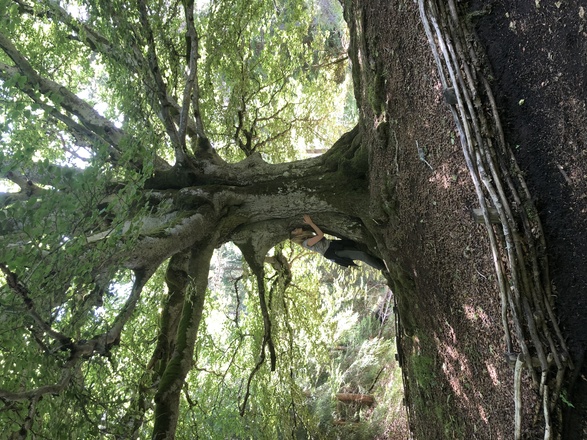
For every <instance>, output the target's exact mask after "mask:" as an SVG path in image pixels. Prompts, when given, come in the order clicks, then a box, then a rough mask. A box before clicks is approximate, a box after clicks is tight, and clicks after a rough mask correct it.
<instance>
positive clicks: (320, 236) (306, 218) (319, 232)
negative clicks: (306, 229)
mask: <svg viewBox="0 0 587 440" xmlns="http://www.w3.org/2000/svg"><path fill="white" fill-rule="evenodd" d="M304 223H305V224H307V225H310V227H311V228H312V229H313V230H314V232H315V233H316V236H314V237H312V238H309V239H308V240H307V241H306V244H307V245H308V246H314V245H315V244H316V243H318V242H319V241H320V240H322V239H323V238H324V232H322V230H321V229H320V228H319V227H318V226H316V224H315V223H314V222H313V221H312V219H311V218H310V216H309V215H307V214H306V215H304Z"/></svg>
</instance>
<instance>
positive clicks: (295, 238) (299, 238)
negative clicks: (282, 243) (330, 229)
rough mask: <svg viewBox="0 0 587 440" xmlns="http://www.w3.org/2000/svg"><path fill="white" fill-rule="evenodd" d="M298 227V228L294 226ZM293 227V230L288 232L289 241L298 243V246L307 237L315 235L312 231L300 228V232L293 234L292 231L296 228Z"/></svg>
mask: <svg viewBox="0 0 587 440" xmlns="http://www.w3.org/2000/svg"><path fill="white" fill-rule="evenodd" d="M296 229H298V228H296ZM296 229H294V230H293V231H291V232H290V233H289V239H290V240H291V241H293V242H294V243H295V244H299V245H300V246H301V245H302V243H303V242H304V241H306V240H308V239H309V238H312V237H315V236H316V234H314V233H313V232H312V231H306V230H303V229H302V232H300V233H298V234H295V233H294V231H295V230H296Z"/></svg>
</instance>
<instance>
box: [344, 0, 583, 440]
mask: <svg viewBox="0 0 587 440" xmlns="http://www.w3.org/2000/svg"><path fill="white" fill-rule="evenodd" d="M551 3H552V2H514V3H512V2H505V1H503V0H496V1H492V2H481V1H472V2H470V4H469V5H468V7H469V9H468V10H463V11H460V14H462V16H463V19H472V20H474V22H473V24H474V29H475V30H476V32H477V35H478V37H479V39H480V42H481V47H483V48H484V49H485V51H486V54H487V59H486V60H485V62H486V64H487V67H489V68H490V69H491V71H492V72H493V78H492V82H491V86H492V89H493V91H494V94H495V96H496V100H497V104H498V107H499V111H500V116H501V118H502V122H503V124H504V130H505V136H506V139H507V142H508V143H509V144H510V146H511V147H512V148H513V150H514V153H515V155H516V159H517V161H518V164H519V166H520V168H521V170H522V172H523V173H524V175H525V179H526V182H527V183H528V186H529V190H530V193H531V194H532V195H533V197H534V202H535V204H536V206H537V208H538V211H539V215H540V218H541V221H542V223H543V227H544V232H545V235H546V242H547V252H548V257H549V262H550V272H551V277H552V283H553V289H554V292H555V294H556V297H555V305H556V307H557V309H556V311H557V314H558V316H559V322H560V326H561V328H562V330H563V333H564V335H565V336H566V338H567V342H568V346H569V349H570V351H571V355H572V357H573V360H574V362H575V367H576V368H575V370H574V371H572V372H571V373H570V374H569V375H568V378H567V380H566V382H565V384H564V386H563V397H562V398H561V401H560V403H561V405H560V411H561V412H562V419H561V417H560V413H556V417H555V418H556V420H554V429H555V431H556V432H560V433H562V434H563V437H562V438H564V439H581V438H587V417H586V414H587V399H586V396H587V380H586V377H587V368H585V366H584V364H583V363H582V358H583V354H584V351H585V348H586V347H587V316H586V313H585V310H586V307H585V304H586V302H587V271H586V270H585V268H586V267H587V233H586V231H587V229H586V226H587V224H586V223H587V150H586V149H585V145H586V141H587V132H586V131H585V127H586V126H587V109H586V103H587V83H586V82H587V66H585V64H586V60H587V16H586V14H587V8H586V7H581V6H580V4H579V3H580V2H579V1H562V2H557V3H552V4H551ZM353 7H354V8H356V10H357V11H359V12H360V14H362V26H363V29H362V30H363V32H364V36H365V42H366V54H364V57H365V59H366V60H367V62H366V63H365V65H363V66H362V71H363V80H364V84H363V86H362V87H363V91H362V93H363V99H362V111H363V113H364V115H365V116H366V117H365V125H366V127H365V128H366V134H365V135H366V136H367V139H366V140H367V141H368V142H369V143H370V145H372V146H373V147H372V164H371V191H372V199H373V200H374V201H375V202H376V205H377V207H376V208H375V209H374V217H375V218H376V219H377V218H386V219H387V221H386V222H385V223H384V224H381V226H380V228H381V230H380V237H381V241H383V242H384V243H383V244H384V247H385V250H383V249H382V252H384V254H385V257H386V259H387V261H389V262H390V263H392V265H393V267H394V268H395V269H392V271H391V272H392V276H393V277H394V278H395V280H396V286H395V289H394V290H395V292H394V293H395V295H396V299H397V302H398V310H399V317H400V322H401V324H402V326H403V328H404V331H403V332H402V335H401V337H400V338H399V347H398V349H399V350H400V351H401V354H402V356H401V358H402V359H401V361H402V365H403V371H404V374H405V379H404V380H405V387H406V401H407V404H408V408H409V411H408V413H409V423H410V426H411V429H412V432H413V434H414V436H415V438H417V439H437V438H475V439H509V438H513V429H514V428H513V427H514V389H513V370H512V368H511V367H510V366H509V365H508V363H507V362H506V361H505V359H504V352H505V351H506V350H505V348H504V341H503V336H504V332H503V327H502V325H501V317H500V315H501V304H500V298H499V292H498V290H497V287H496V282H495V271H494V267H493V263H492V259H491V255H490V252H489V244H488V239H487V233H486V231H485V228H484V227H483V226H481V225H479V224H477V223H475V221H474V219H473V218H472V215H471V211H472V209H473V208H476V207H478V203H479V202H478V199H477V196H476V194H475V191H474V188H473V183H472V181H471V178H470V175H469V173H468V170H467V167H466V165H465V161H464V159H463V155H462V149H461V145H460V141H459V136H458V134H457V133H456V131H455V125H454V121H453V119H452V116H451V114H450V111H449V106H448V105H447V104H446V103H445V102H444V99H443V96H442V87H441V85H440V81H439V78H438V72H437V68H436V65H435V63H434V60H433V58H432V55H431V51H430V45H429V43H428V41H427V39H426V35H425V33H424V30H423V26H422V23H421V20H420V15H419V12H418V6H417V4H415V3H414V2H413V1H412V0H403V1H402V0H399V1H394V2H388V1H380V0H369V1H364V2H358V1H355V2H354V6H353ZM482 7H483V8H485V9H484V14H483V15H479V16H477V15H476V14H475V17H474V18H472V16H471V15H470V14H469V13H470V12H471V11H474V10H476V9H480V8H482ZM467 17H468V18H467ZM417 146H419V147H420V148H422V149H423V150H424V151H425V153H426V157H425V158H426V161H427V162H424V161H422V160H420V157H419V154H418V149H417ZM529 382H530V380H529V378H527V377H524V380H523V384H522V385H523V393H522V400H523V408H524V424H523V432H524V438H543V429H544V424H543V423H541V422H540V421H538V422H537V423H533V420H535V419H536V417H535V412H536V404H537V396H536V393H535V391H534V390H533V389H532V387H531V386H530V383H529ZM537 419H538V420H539V419H540V417H538V418H537ZM561 420H562V422H561ZM541 430H542V431H541ZM387 437H388V438H398V437H397V436H394V433H393V432H389V433H387Z"/></svg>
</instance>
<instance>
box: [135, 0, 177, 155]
mask: <svg viewBox="0 0 587 440" xmlns="http://www.w3.org/2000/svg"><path fill="white" fill-rule="evenodd" d="M138 7H139V12H140V23H141V26H142V28H143V31H144V33H145V34H146V39H147V61H148V63H149V68H150V71H151V74H152V76H153V79H154V81H155V92H156V94H157V97H158V100H159V103H160V106H161V107H160V108H161V120H162V122H163V125H164V126H165V131H166V132H167V135H168V136H169V138H170V140H171V143H172V145H173V148H174V150H175V160H176V163H184V162H185V160H186V149H185V140H184V142H183V143H182V142H181V138H180V135H179V133H178V130H177V127H176V126H175V121H174V118H173V116H172V114H173V112H172V108H173V106H172V104H171V102H170V101H169V99H168V96H169V94H168V92H167V84H165V80H164V79H163V75H162V74H161V68H160V67H159V59H158V57H157V50H156V44H155V37H154V36H153V29H152V28H151V23H150V22H149V12H148V8H147V4H146V3H145V1H144V0H139V1H138ZM181 115H182V112H180V124H181V117H182V116H181ZM185 124H187V121H186V122H185ZM186 126H187V125H186Z"/></svg>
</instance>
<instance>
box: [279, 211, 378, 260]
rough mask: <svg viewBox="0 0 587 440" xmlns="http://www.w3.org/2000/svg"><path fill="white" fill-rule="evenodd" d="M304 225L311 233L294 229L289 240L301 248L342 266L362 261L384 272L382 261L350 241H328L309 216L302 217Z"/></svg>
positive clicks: (301, 229)
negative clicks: (308, 227) (309, 228)
mask: <svg viewBox="0 0 587 440" xmlns="http://www.w3.org/2000/svg"><path fill="white" fill-rule="evenodd" d="M304 223H305V224H307V225H308V226H310V227H311V228H312V229H313V231H308V230H305V229H303V228H296V229H294V230H293V231H291V233H290V240H291V241H292V242H294V243H296V244H298V245H300V246H302V247H303V248H306V249H309V250H311V251H313V252H317V253H319V254H321V255H324V257H325V258H327V259H329V260H331V261H334V262H335V263H337V264H339V265H341V266H344V267H349V266H356V264H355V262H354V260H359V261H362V262H363V263H366V264H368V265H369V266H371V267H373V268H375V269H377V270H385V269H386V268H385V264H384V263H383V260H382V259H380V258H377V257H375V256H374V255H371V254H369V253H367V252H364V251H362V250H360V249H359V248H358V246H357V244H356V243H355V242H354V241H352V240H347V239H343V240H329V239H327V238H325V237H324V232H322V230H321V229H320V228H319V227H318V226H317V225H316V224H315V223H314V222H313V221H312V219H311V217H310V216H309V215H307V214H306V215H304Z"/></svg>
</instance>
